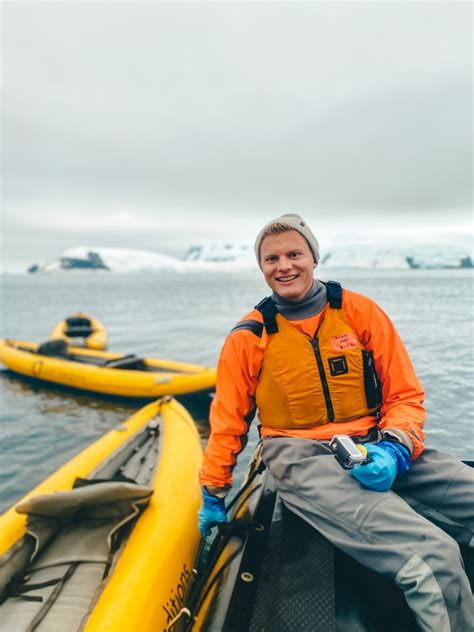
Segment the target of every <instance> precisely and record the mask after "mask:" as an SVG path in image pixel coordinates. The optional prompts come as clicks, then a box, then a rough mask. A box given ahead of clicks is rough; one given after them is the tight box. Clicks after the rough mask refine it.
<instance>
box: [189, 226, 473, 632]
mask: <svg viewBox="0 0 474 632" xmlns="http://www.w3.org/2000/svg"><path fill="white" fill-rule="evenodd" d="M255 254H256V257H257V261H258V264H259V266H260V268H261V270H262V272H263V274H264V277H265V281H266V282H267V284H268V285H269V287H270V288H271V289H272V291H273V293H272V295H271V296H270V297H268V298H266V299H264V300H262V301H261V302H260V303H259V304H258V305H257V306H256V307H255V309H254V310H253V311H252V312H250V313H249V314H248V315H247V316H245V317H244V318H243V319H242V320H241V321H240V322H239V323H237V325H236V326H235V327H234V329H233V330H232V331H231V333H230V335H229V336H228V338H227V340H226V342H225V344H224V347H223V349H222V353H221V357H220V359H219V364H218V372H217V388H216V397H215V399H214V402H213V404H212V407H211V416H210V423H211V436H210V438H209V443H208V445H207V448H206V451H205V456H204V462H203V467H202V470H201V475H200V481H201V484H202V493H203V504H202V507H201V510H200V513H199V528H200V530H201V533H202V534H205V533H206V532H207V530H208V529H209V527H210V525H211V524H212V523H215V522H226V520H227V518H226V511H225V504H224V497H225V495H226V493H227V492H228V490H229V488H230V486H231V484H232V470H233V467H234V465H235V462H236V458H237V455H238V454H239V452H241V451H242V449H243V447H244V446H245V444H246V441H247V433H248V428H249V425H250V423H251V421H252V419H253V418H254V416H255V413H256V411H257V410H258V418H259V422H260V425H261V426H260V432H261V436H262V441H263V448H262V458H263V461H264V463H265V464H266V466H267V467H268V469H269V471H270V472H271V474H272V475H273V477H274V479H275V481H276V483H277V487H278V491H279V495H280V498H281V500H282V501H283V502H284V503H285V505H287V507H288V508H289V509H290V510H292V511H294V512H295V513H297V514H298V515H299V516H300V517H302V518H303V519H304V520H306V521H307V522H309V523H310V524H311V525H313V526H314V527H315V528H316V529H317V530H318V531H320V532H321V533H322V534H323V535H324V536H325V537H326V538H327V539H328V540H330V541H331V542H333V544H334V545H335V546H337V547H339V548H340V549H342V550H343V551H345V552H346V553H347V554H348V555H350V556H352V557H353V558H355V559H356V560H358V561H359V562H360V563H362V564H364V565H365V566H367V567H369V568H371V569H373V570H375V571H377V572H379V573H381V574H383V575H385V576H386V577H389V578H390V579H391V580H393V581H394V582H395V583H396V584H397V585H398V586H399V587H400V588H401V589H402V590H403V591H404V593H405V598H406V600H407V603H408V605H409V606H410V607H411V608H412V610H413V612H414V614H415V617H416V619H417V621H418V623H419V625H420V628H421V629H422V630H426V631H428V630H430V631H432V632H435V631H436V632H448V631H460V632H461V631H465V630H469V629H473V628H472V621H471V616H472V596H471V590H470V585H469V580H468V578H467V576H466V573H465V572H464V569H463V566H462V560H461V557H460V551H459V546H458V544H457V543H456V542H455V541H454V540H453V539H452V538H451V537H450V536H448V535H447V534H446V533H445V532H444V531H442V530H441V529H440V528H438V527H437V526H435V525H434V524H432V523H431V522H429V521H428V520H426V519H425V518H424V517H422V516H421V515H420V514H419V513H417V512H415V511H414V510H413V509H412V508H411V507H410V505H409V504H408V502H410V503H411V504H416V506H417V507H418V508H419V507H424V508H427V510H428V513H429V512H430V511H431V512H433V510H434V511H435V512H436V513H437V515H438V516H441V522H443V521H444V522H445V523H449V524H455V525H456V529H455V530H454V531H455V533H456V536H457V537H459V538H460V540H461V541H463V542H464V543H469V542H470V543H471V545H472V543H473V542H474V538H473V531H474V515H473V513H474V502H473V500H474V499H473V498H472V496H473V489H474V476H473V472H472V470H471V468H468V467H467V466H464V465H463V464H462V463H460V462H459V461H458V460H456V459H455V458H454V457H452V456H451V455H449V454H446V453H443V452H439V451H437V450H434V449H430V448H427V447H425V445H424V433H423V425H424V418H425V411H424V408H423V397H424V392H423V388H422V386H421V384H420V383H419V381H418V379H417V377H416V375H415V372H414V369H413V366H412V364H411V362H410V359H409V357H408V354H407V351H406V349H405V347H404V345H403V343H402V341H401V340H400V338H399V336H398V334H397V332H396V330H395V328H394V326H393V324H392V322H391V321H390V319H389V318H388V316H387V315H386V314H385V313H384V312H383V311H382V310H381V309H380V307H378V306H377V305H376V304H375V303H374V302H373V301H371V300H370V299H368V298H366V297H364V296H361V295H360V294H356V293H355V292H351V291H349V290H346V289H344V290H343V289H342V288H341V286H340V285H339V284H338V283H335V282H332V281H329V282H327V283H323V282H321V281H319V280H316V279H314V278H313V271H314V269H315V268H316V267H317V265H318V262H319V244H318V241H317V239H316V237H315V236H314V234H313V233H312V231H311V229H310V228H309V226H308V225H307V224H306V222H305V221H304V220H303V219H302V218H301V217H300V216H299V215H294V214H288V215H283V216H282V217H279V218H277V219H275V220H273V221H271V222H270V223H268V224H267V225H266V226H264V228H263V229H262V231H261V232H260V233H259V235H258V236H257V239H256V242H255ZM335 435H349V436H351V437H352V439H353V440H354V442H355V443H357V444H360V445H361V450H362V452H363V453H364V454H366V455H367V456H368V459H367V462H366V463H364V464H362V465H356V466H355V467H354V468H353V469H351V470H349V471H348V470H345V469H343V468H341V466H340V465H339V464H338V462H337V461H336V459H335V458H334V455H333V452H332V451H331V449H330V448H329V446H328V443H329V441H330V440H331V439H332V438H333V437H334V436H335ZM356 451H357V450H356ZM392 492H395V493H392Z"/></svg>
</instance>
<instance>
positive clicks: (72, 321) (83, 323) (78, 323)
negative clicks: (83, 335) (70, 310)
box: [66, 316, 92, 328]
mask: <svg viewBox="0 0 474 632" xmlns="http://www.w3.org/2000/svg"><path fill="white" fill-rule="evenodd" d="M66 325H67V326H68V327H89V328H91V327H92V323H91V321H90V320H89V319H88V318H83V317H82V316H70V317H69V318H66Z"/></svg>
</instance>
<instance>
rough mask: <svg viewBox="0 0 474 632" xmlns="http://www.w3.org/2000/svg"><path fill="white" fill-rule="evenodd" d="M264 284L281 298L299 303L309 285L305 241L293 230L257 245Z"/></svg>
mask: <svg viewBox="0 0 474 632" xmlns="http://www.w3.org/2000/svg"><path fill="white" fill-rule="evenodd" d="M260 263H261V266H262V272H263V275H264V277H265V281H266V282H267V284H268V285H269V286H270V287H271V289H272V290H273V291H274V292H276V293H277V294H279V295H280V296H281V297H282V298H286V299H288V300H290V301H299V300H300V299H302V298H303V297H304V296H306V294H307V293H308V292H309V290H310V289H311V286H312V284H313V268H314V257H313V253H312V252H311V249H310V247H309V245H308V242H307V241H306V239H305V238H304V237H303V235H301V234H300V233H299V232H298V231H296V230H288V231H285V232H284V233H277V234H276V235H267V236H266V237H264V238H263V241H262V244H261V246H260Z"/></svg>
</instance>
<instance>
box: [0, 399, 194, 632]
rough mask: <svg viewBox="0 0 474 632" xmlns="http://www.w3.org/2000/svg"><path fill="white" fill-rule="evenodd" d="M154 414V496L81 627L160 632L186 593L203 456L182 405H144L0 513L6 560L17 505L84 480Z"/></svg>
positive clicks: (20, 520) (18, 517)
mask: <svg viewBox="0 0 474 632" xmlns="http://www.w3.org/2000/svg"><path fill="white" fill-rule="evenodd" d="M156 416H159V418H160V436H161V437H162V448H161V451H160V460H159V464H158V467H157V470H156V474H155V477H154V481H153V483H152V488H153V491H154V493H153V495H152V497H151V500H150V504H149V505H148V507H147V508H146V509H145V511H144V512H143V514H142V515H141V516H140V517H139V518H138V521H137V523H136V525H135V526H134V528H133V530H132V532H131V534H130V536H129V538H128V540H127V543H126V545H125V548H124V550H123V552H122V553H121V555H120V558H119V560H118V563H117V564H116V566H115V568H114V569H113V571H112V572H111V575H110V576H109V578H108V581H107V583H106V586H105V588H104V590H103V591H102V593H101V595H100V597H99V599H98V601H97V603H96V604H95V606H94V608H93V610H92V613H91V614H90V617H89V619H88V620H87V624H86V626H85V628H84V629H85V630H87V632H99V631H100V632H106V631H114V632H119V631H124V632H125V631H132V630H140V631H141V632H147V631H150V632H152V631H153V632H156V631H157V630H164V629H165V628H166V626H167V624H168V623H169V621H170V620H171V619H172V617H173V616H174V614H175V613H176V607H177V606H176V604H177V603H178V602H179V600H180V599H181V595H184V591H185V590H186V587H187V584H188V582H189V580H190V578H191V570H192V567H193V560H194V557H195V555H196V551H197V547H198V544H199V532H198V529H197V511H198V508H199V504H200V498H201V494H200V488H199V483H198V471H199V468H200V466H201V460H202V448H201V443H200V439H199V435H198V432H197V430H196V428H195V425H194V423H193V420H192V418H191V417H190V415H189V414H188V413H187V411H186V409H185V408H183V406H181V405H180V404H179V403H178V402H176V401H175V400H173V399H171V398H164V399H163V400H159V401H157V402H153V403H151V404H149V405H148V406H146V407H145V408H142V409H141V410H139V411H138V412H137V413H135V414H134V415H133V416H132V417H130V418H129V419H128V420H127V421H126V422H125V423H124V424H123V425H122V426H120V427H118V428H117V429H114V430H112V431H110V432H109V433H107V434H106V435H105V436H104V437H102V438H101V439H99V440H98V441H97V442H95V443H94V444H92V445H90V446H89V447H88V448H86V449H85V450H84V451H83V452H81V453H80V454H79V455H77V456H76V457H74V458H73V459H72V460H71V461H69V462H68V463H67V464H66V465H64V466H63V467H61V468H60V469H59V470H57V472H55V473H54V474H53V475H52V476H50V477H49V478H48V479H46V480H45V481H44V482H43V483H41V484H40V485H38V486H37V487H36V488H35V489H33V490H32V491H31V492H30V493H29V494H27V495H26V496H25V497H24V498H22V499H21V500H20V501H19V502H18V503H16V504H15V505H14V506H13V507H12V508H11V509H9V510H8V511H7V512H5V513H4V514H3V515H2V516H0V556H1V555H4V554H6V557H8V552H9V550H11V549H12V547H13V548H14V547H15V545H17V543H18V541H19V540H20V539H21V538H22V537H23V535H24V534H25V526H26V519H25V516H24V515H23V514H19V513H17V512H16V511H15V507H16V506H18V505H20V504H22V503H24V502H25V501H26V500H27V499H28V498H31V497H32V496H37V495H40V494H51V493H54V492H58V491H66V490H70V489H72V486H73V483H74V480H75V479H76V477H82V478H86V477H87V476H88V475H89V474H90V473H91V472H92V471H93V470H94V469H95V468H96V467H97V466H98V465H100V464H101V463H102V462H103V461H104V459H106V458H107V457H108V456H109V455H110V454H111V453H113V452H114V451H115V450H117V449H118V448H119V447H120V446H122V445H124V444H125V443H126V442H127V441H128V440H129V439H130V438H131V437H132V435H133V434H134V433H136V432H137V431H138V430H139V429H140V428H142V427H144V426H145V425H146V424H148V422H149V421H150V420H151V419H153V418H155V417H156ZM177 596H178V597H177ZM177 599H178V601H177ZM171 600H173V603H174V605H172V601H171Z"/></svg>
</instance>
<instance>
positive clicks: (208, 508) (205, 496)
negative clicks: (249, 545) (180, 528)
mask: <svg viewBox="0 0 474 632" xmlns="http://www.w3.org/2000/svg"><path fill="white" fill-rule="evenodd" d="M201 491H202V505H201V509H200V510H199V514H198V517H199V523H198V526H199V531H200V533H201V535H202V536H205V535H206V533H207V532H208V531H209V529H210V528H211V526H212V525H213V524H215V523H216V522H219V523H221V522H227V513H226V510H225V504H224V499H223V498H218V497H217V496H213V495H212V494H210V493H209V492H208V491H207V489H206V488H205V487H201Z"/></svg>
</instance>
